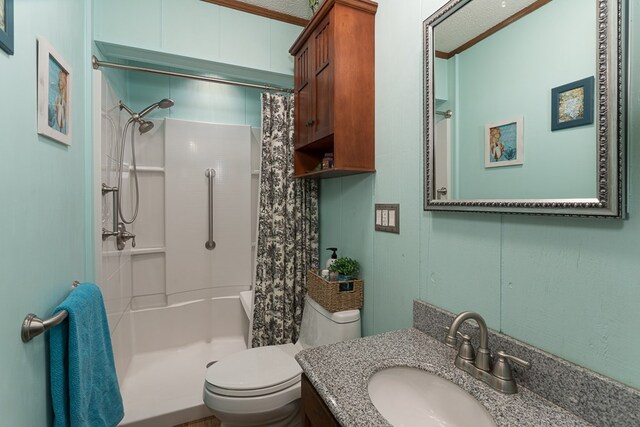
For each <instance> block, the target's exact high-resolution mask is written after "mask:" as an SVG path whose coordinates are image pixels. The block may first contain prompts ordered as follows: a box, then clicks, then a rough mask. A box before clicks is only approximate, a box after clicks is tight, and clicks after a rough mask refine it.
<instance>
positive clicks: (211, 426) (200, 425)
mask: <svg viewBox="0 0 640 427" xmlns="http://www.w3.org/2000/svg"><path fill="white" fill-rule="evenodd" d="M220 425H221V423H220V420H219V419H217V418H216V417H209V418H203V419H201V420H196V421H191V422H188V423H184V424H180V425H179V426H174V427H220Z"/></svg>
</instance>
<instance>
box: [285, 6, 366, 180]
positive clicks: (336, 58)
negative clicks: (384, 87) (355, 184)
mask: <svg viewBox="0 0 640 427" xmlns="http://www.w3.org/2000/svg"><path fill="white" fill-rule="evenodd" d="M377 8H378V4H377V3H375V2H373V1H370V0H325V1H324V3H323V4H322V6H321V7H320V10H318V12H317V13H316V15H315V16H314V17H313V19H312V20H311V21H310V22H309V25H307V27H306V28H305V29H304V31H303V32H302V34H300V36H299V37H298V39H297V40H296V42H295V43H294V44H293V46H292V47H291V49H290V50H289V53H291V54H292V55H293V56H294V61H295V63H294V76H295V79H294V97H295V99H294V102H295V125H294V128H295V134H294V138H295V143H294V147H295V151H294V159H295V175H296V176H297V177H315V178H329V177H335V176H343V175H350V174H354V173H362V172H375V142H374V132H375V130H374V108H375V104H374V103H375V96H374V84H375V81H374V76H375V74H374V66H375V64H374V54H375V52H374V50H375V49H374V31H375V13H376V10H377ZM326 153H333V156H334V167H333V168H331V169H324V170H317V167H318V165H320V164H321V163H322V159H323V157H324V156H325V154H326Z"/></svg>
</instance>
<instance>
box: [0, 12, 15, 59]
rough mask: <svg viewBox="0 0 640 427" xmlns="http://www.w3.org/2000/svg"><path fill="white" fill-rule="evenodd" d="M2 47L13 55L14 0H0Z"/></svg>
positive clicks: (0, 40) (0, 39)
mask: <svg viewBox="0 0 640 427" xmlns="http://www.w3.org/2000/svg"><path fill="white" fill-rule="evenodd" d="M0 49H2V50H4V51H5V52H7V53H8V54H9V55H13V0H0Z"/></svg>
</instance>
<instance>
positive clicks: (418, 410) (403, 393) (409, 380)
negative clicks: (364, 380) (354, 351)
mask: <svg viewBox="0 0 640 427" xmlns="http://www.w3.org/2000/svg"><path fill="white" fill-rule="evenodd" d="M369 396H370V397H371V401H372V402H373V405H374V406H375V407H376V409H377V410H378V412H380V413H381V414H382V416H383V417H385V418H386V419H387V421H389V423H391V424H392V425H393V426H406V427H410V426H424V427H426V426H437V427H454V426H460V427H462V426H474V427H496V424H495V423H494V422H493V419H492V418H491V416H490V415H489V413H488V412H487V410H486V409H485V408H484V407H483V406H482V405H481V404H480V403H479V402H478V401H476V400H475V399H474V398H473V397H471V395H470V394H468V393H467V392H465V391H464V390H462V389H461V388H460V387H458V386H457V385H455V384H453V383H452V382H449V381H447V380H445V379H443V378H440V377H439V376H437V375H434V374H431V373H429V372H426V371H423V370H421V369H417V368H408V367H395V368H387V369H383V370H382V371H379V372H376V373H375V374H373V375H372V376H371V378H370V379H369Z"/></svg>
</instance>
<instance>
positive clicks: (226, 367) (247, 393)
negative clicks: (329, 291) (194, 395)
mask: <svg viewBox="0 0 640 427" xmlns="http://www.w3.org/2000/svg"><path fill="white" fill-rule="evenodd" d="M360 336H361V331H360V310H349V311H340V312H337V313H330V312H328V311H327V310H325V309H324V308H323V307H322V306H320V304H318V303H317V302H315V301H314V300H313V299H311V297H309V296H307V299H306V303H305V308H304V313H303V315H302V325H301V327H300V338H299V339H298V342H297V343H295V344H284V345H273V346H267V347H258V348H252V349H249V350H244V351H241V352H239V353H235V354H231V355H229V356H227V357H225V358H223V359H221V360H220V361H218V362H217V363H215V364H213V365H211V366H210V367H209V368H208V369H207V375H206V381H205V385H204V403H205V404H206V405H207V406H208V407H209V408H210V409H211V410H212V411H213V412H214V414H215V415H216V417H218V419H220V421H222V425H223V426H224V427H227V426H229V427H231V426H297V425H300V414H299V410H300V375H301V373H302V369H301V368H300V365H298V362H296V360H295V358H294V356H295V355H296V354H297V353H298V352H299V351H300V350H302V349H304V348H309V347H316V346H320V345H325V344H332V343H336V342H339V341H344V340H348V339H352V338H358V337H360Z"/></svg>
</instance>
